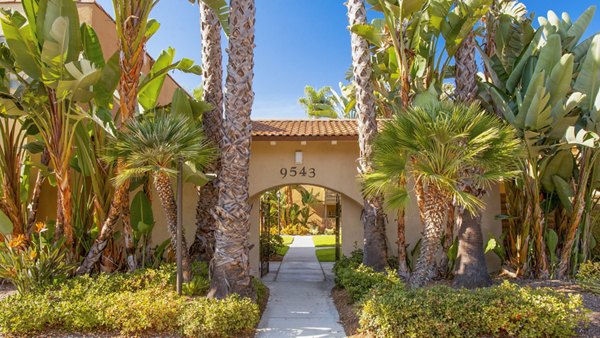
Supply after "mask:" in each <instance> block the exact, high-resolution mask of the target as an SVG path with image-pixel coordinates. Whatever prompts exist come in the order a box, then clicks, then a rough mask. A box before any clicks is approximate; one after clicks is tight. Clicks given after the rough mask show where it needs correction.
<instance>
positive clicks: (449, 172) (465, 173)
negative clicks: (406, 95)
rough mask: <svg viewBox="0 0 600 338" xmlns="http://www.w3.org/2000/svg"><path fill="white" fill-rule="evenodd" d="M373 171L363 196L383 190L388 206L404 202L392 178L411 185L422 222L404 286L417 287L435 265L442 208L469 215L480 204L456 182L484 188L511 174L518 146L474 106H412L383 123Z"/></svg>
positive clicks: (403, 192) (511, 134) (503, 128)
mask: <svg viewBox="0 0 600 338" xmlns="http://www.w3.org/2000/svg"><path fill="white" fill-rule="evenodd" d="M374 151H375V156H374V163H375V171H374V172H373V174H370V175H368V176H367V178H366V182H365V186H366V191H367V192H368V193H371V194H373V193H378V192H381V191H385V192H387V193H388V194H389V195H388V196H389V197H388V203H390V205H393V206H398V205H401V204H403V203H405V202H406V199H407V196H408V193H407V191H406V190H405V189H403V188H399V187H398V186H397V184H395V183H396V182H397V180H396V179H395V178H397V177H401V176H403V175H405V176H406V177H412V178H413V180H414V182H415V193H416V197H417V203H418V206H419V211H420V214H421V220H422V222H423V223H424V224H423V225H424V231H423V239H422V242H421V250H420V256H419V259H418V261H417V265H416V268H415V271H414V273H413V274H412V276H411V278H410V280H409V284H410V285H411V286H413V287H419V286H423V285H425V284H426V283H428V282H429V281H430V280H431V278H432V277H433V276H434V274H435V270H436V269H435V262H436V255H437V253H438V249H439V247H440V240H441V236H442V227H443V224H444V220H445V217H446V216H447V212H448V208H447V206H448V204H449V202H450V201H451V200H452V199H454V200H456V201H457V202H458V205H459V206H462V207H464V208H465V209H467V210H468V211H469V212H471V213H475V214H476V213H478V212H479V211H480V210H481V207H483V202H482V200H481V199H480V198H479V197H478V196H475V195H473V194H471V193H469V192H465V191H463V190H462V189H461V182H474V186H475V187H477V188H487V187H489V186H490V185H491V184H492V183H494V182H497V181H498V180H500V179H502V178H505V177H509V176H511V175H514V172H513V171H512V168H513V164H514V163H515V161H516V157H517V154H518V152H519V142H518V140H517V139H516V134H515V132H514V131H513V129H512V128H511V127H509V126H507V125H505V124H504V123H502V122H501V121H500V120H499V119H498V118H496V117H495V116H491V115H490V114H487V113H485V112H483V111H482V110H481V109H480V108H479V106H477V105H471V106H466V105H463V104H453V103H439V104H437V105H431V106H427V107H416V108H411V109H408V110H407V111H405V112H404V113H403V114H400V115H398V116H396V117H395V118H394V119H393V120H391V121H389V122H386V123H385V127H384V129H383V131H382V132H381V133H380V135H379V137H378V139H377V141H376V143H375V146H374Z"/></svg>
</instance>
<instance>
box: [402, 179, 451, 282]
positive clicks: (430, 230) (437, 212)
mask: <svg viewBox="0 0 600 338" xmlns="http://www.w3.org/2000/svg"><path fill="white" fill-rule="evenodd" d="M415 192H416V194H417V203H418V204H419V211H420V212H421V217H422V219H423V223H424V231H423V238H422V241H421V250H420V255H419V259H418V260H417V265H416V267H415V271H414V272H413V274H412V275H411V276H410V280H409V282H408V284H409V285H410V286H411V287H421V286H424V285H425V284H427V283H428V282H429V281H430V280H431V279H432V278H433V277H434V276H435V274H436V269H435V261H436V256H437V253H438V249H439V247H440V243H441V239H442V227H443V224H444V220H445V216H446V214H445V213H446V211H447V206H448V198H447V197H446V196H445V195H444V194H443V192H442V191H441V190H440V189H439V188H438V187H436V186H435V185H429V186H428V187H427V191H425V187H424V186H423V182H422V181H421V180H420V179H418V178H417V177H415Z"/></svg>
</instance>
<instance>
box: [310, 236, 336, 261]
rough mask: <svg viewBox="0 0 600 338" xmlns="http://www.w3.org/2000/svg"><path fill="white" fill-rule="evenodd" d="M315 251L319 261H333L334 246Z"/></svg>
mask: <svg viewBox="0 0 600 338" xmlns="http://www.w3.org/2000/svg"><path fill="white" fill-rule="evenodd" d="M313 238H314V237H313ZM315 253H316V254H317V259H318V260H319V262H335V248H325V249H317V250H316V251H315Z"/></svg>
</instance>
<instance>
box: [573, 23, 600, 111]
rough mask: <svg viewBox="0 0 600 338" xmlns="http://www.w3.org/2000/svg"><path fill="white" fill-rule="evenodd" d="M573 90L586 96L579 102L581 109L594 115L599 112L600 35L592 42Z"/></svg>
mask: <svg viewBox="0 0 600 338" xmlns="http://www.w3.org/2000/svg"><path fill="white" fill-rule="evenodd" d="M573 88H574V89H575V90H577V91H579V92H581V93H584V94H585V95H586V97H585V98H584V99H583V100H582V102H581V109H583V110H584V111H587V112H596V114H598V112H600V100H599V99H598V98H599V97H600V95H598V94H599V93H600V35H596V36H595V37H594V39H593V40H592V43H591V45H590V48H589V50H588V52H587V55H586V57H585V60H584V61H583V66H582V68H581V72H580V73H579V76H577V80H576V81H575V85H574V87H573ZM596 121H598V119H596Z"/></svg>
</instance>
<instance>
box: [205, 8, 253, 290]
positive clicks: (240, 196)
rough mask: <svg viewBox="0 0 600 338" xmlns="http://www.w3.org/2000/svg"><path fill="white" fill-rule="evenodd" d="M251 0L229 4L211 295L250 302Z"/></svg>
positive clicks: (251, 288)
mask: <svg viewBox="0 0 600 338" xmlns="http://www.w3.org/2000/svg"><path fill="white" fill-rule="evenodd" d="M255 10H256V9H255V4H254V0H231V2H230V14H229V24H230V27H229V31H230V36H229V48H228V53H229V62H228V65H227V79H226V86H227V91H226V94H225V121H224V122H223V143H222V144H221V166H222V167H221V178H220V180H219V182H218V188H219V201H218V203H217V206H216V208H215V210H214V214H213V215H214V216H215V219H216V222H217V231H216V232H215V254H214V259H213V262H214V264H213V271H214V274H213V278H212V281H211V290H210V292H209V295H210V296H211V297H217V298H223V297H225V296H227V295H228V294H230V293H237V294H240V295H242V296H249V297H251V298H255V291H254V289H253V287H252V283H251V279H250V265H249V259H248V256H249V250H250V249H249V248H250V245H249V243H248V233H249V232H250V209H251V206H250V205H249V204H248V199H249V191H248V190H249V185H248V184H249V182H248V174H249V165H250V141H251V136H252V134H251V128H252V125H251V122H250V113H251V111H252V103H253V101H254V93H253V91H252V80H253V77H254V71H253V69H254V21H255Z"/></svg>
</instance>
